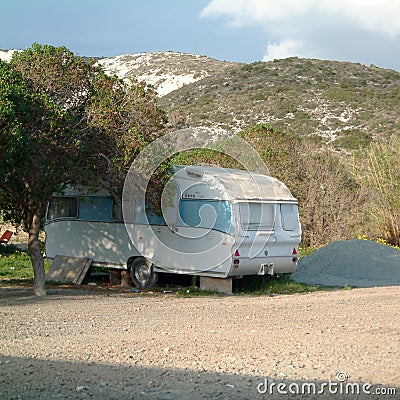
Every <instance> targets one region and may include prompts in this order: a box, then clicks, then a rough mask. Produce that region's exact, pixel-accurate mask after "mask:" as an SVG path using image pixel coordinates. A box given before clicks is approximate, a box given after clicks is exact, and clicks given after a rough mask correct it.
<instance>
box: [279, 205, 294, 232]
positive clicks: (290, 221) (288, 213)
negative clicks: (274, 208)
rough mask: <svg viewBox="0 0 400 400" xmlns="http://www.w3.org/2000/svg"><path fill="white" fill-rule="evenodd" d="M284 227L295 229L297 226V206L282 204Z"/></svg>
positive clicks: (285, 228) (290, 229) (289, 229)
mask: <svg viewBox="0 0 400 400" xmlns="http://www.w3.org/2000/svg"><path fill="white" fill-rule="evenodd" d="M281 219H282V228H283V229H284V230H285V231H294V230H295V228H296V226H297V206H296V205H294V204H281Z"/></svg>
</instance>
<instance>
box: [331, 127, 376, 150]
mask: <svg viewBox="0 0 400 400" xmlns="http://www.w3.org/2000/svg"><path fill="white" fill-rule="evenodd" d="M371 142H372V135H371V134H369V133H367V132H365V131H363V130H360V129H348V130H345V131H344V132H343V136H341V137H339V138H338V139H336V140H335V141H334V142H333V145H334V146H335V148H337V149H345V150H358V149H360V148H364V147H366V146H368V145H369V144H370V143H371Z"/></svg>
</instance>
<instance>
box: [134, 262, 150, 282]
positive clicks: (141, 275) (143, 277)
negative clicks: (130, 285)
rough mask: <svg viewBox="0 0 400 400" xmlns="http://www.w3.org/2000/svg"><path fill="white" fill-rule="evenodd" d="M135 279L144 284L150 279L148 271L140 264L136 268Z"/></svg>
mask: <svg viewBox="0 0 400 400" xmlns="http://www.w3.org/2000/svg"><path fill="white" fill-rule="evenodd" d="M135 276H136V279H137V280H138V281H139V282H141V283H146V282H147V281H148V279H149V277H150V269H149V267H148V266H147V265H145V264H142V265H139V266H138V267H137V268H136V271H135Z"/></svg>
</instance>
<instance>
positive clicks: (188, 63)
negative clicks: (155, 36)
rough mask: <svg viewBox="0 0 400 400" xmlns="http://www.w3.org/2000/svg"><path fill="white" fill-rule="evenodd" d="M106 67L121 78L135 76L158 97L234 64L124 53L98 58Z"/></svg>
mask: <svg viewBox="0 0 400 400" xmlns="http://www.w3.org/2000/svg"><path fill="white" fill-rule="evenodd" d="M98 64H100V65H101V66H102V67H103V68H104V70H105V71H106V72H107V73H109V74H113V75H117V76H118V77H119V78H122V79H124V78H127V77H133V78H135V79H137V80H139V81H145V82H146V83H147V84H149V85H151V86H153V87H154V89H155V90H156V92H157V94H158V95H159V96H165V95H166V94H168V93H170V92H172V91H174V90H177V89H179V88H181V87H183V86H185V85H187V84H190V83H193V82H197V81H198V80H201V79H203V78H205V77H208V76H211V75H214V74H216V72H217V71H219V70H224V69H225V68H226V67H229V66H230V65H233V64H232V63H228V62H224V61H218V60H215V59H212V58H209V57H205V56H199V55H194V54H184V53H176V52H172V51H169V52H156V53H139V54H124V55H121V56H116V57H111V58H104V59H102V60H99V62H98Z"/></svg>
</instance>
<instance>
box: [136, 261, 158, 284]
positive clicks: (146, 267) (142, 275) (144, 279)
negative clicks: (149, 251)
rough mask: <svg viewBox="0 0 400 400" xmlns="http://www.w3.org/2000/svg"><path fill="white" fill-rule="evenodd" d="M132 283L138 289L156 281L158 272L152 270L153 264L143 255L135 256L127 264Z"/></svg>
mask: <svg viewBox="0 0 400 400" xmlns="http://www.w3.org/2000/svg"><path fill="white" fill-rule="evenodd" d="M129 269H130V272H131V278H132V282H133V284H134V285H135V286H136V287H137V288H138V289H146V288H148V287H150V286H154V285H155V284H156V283H157V279H158V274H157V273H156V272H154V271H153V264H152V263H151V262H150V261H148V260H146V259H145V258H143V257H139V258H135V259H134V260H132V262H131V263H130V264H129Z"/></svg>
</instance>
